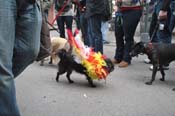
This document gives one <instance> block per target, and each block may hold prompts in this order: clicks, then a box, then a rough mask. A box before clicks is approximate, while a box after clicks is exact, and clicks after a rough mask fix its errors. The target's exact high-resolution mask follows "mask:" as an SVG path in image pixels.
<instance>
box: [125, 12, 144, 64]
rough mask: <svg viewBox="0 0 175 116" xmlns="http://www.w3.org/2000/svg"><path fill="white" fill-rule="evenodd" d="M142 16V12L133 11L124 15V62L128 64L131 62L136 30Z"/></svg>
mask: <svg viewBox="0 0 175 116" xmlns="http://www.w3.org/2000/svg"><path fill="white" fill-rule="evenodd" d="M141 16H142V10H132V11H127V12H124V13H123V31H124V36H125V45H124V54H123V60H124V61H126V62H128V63H130V61H131V56H130V55H129V53H130V51H131V47H132V45H133V43H134V34H135V30H136V28H137V25H138V23H139V21H140V17H141Z"/></svg>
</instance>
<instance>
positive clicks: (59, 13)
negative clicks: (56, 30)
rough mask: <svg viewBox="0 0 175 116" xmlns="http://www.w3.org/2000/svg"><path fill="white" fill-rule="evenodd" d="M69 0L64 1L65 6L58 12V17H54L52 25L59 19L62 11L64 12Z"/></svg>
mask: <svg viewBox="0 0 175 116" xmlns="http://www.w3.org/2000/svg"><path fill="white" fill-rule="evenodd" d="M68 1H69V0H66V2H65V3H64V5H63V7H61V9H60V10H59V11H58V14H57V15H56V17H55V18H54V20H53V21H52V23H51V25H53V24H54V22H55V21H56V20H57V19H58V17H59V16H60V15H61V13H62V12H63V10H64V8H65V7H66V5H67V3H68Z"/></svg>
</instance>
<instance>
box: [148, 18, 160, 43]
mask: <svg viewBox="0 0 175 116" xmlns="http://www.w3.org/2000/svg"><path fill="white" fill-rule="evenodd" d="M158 28H159V21H157V23H156V26H155V28H154V31H153V33H152V36H151V38H150V41H149V43H150V42H151V41H152V40H153V38H154V37H155V35H156V32H157V30H158Z"/></svg>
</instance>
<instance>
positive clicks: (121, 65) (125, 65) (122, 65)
mask: <svg viewBox="0 0 175 116" xmlns="http://www.w3.org/2000/svg"><path fill="white" fill-rule="evenodd" d="M128 65H129V63H128V62H126V61H121V62H120V63H119V65H118V66H119V67H120V68H125V67H128Z"/></svg>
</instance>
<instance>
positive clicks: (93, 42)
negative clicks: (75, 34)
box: [88, 15, 103, 53]
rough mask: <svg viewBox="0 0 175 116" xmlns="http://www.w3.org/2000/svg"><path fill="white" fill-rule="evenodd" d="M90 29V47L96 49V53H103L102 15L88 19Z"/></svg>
mask: <svg viewBox="0 0 175 116" xmlns="http://www.w3.org/2000/svg"><path fill="white" fill-rule="evenodd" d="M88 28H89V30H88V31H89V33H90V35H91V37H90V38H89V39H90V46H91V47H93V48H94V50H95V52H101V53H103V41H102V32H101V15H94V16H91V17H90V18H88Z"/></svg>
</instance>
